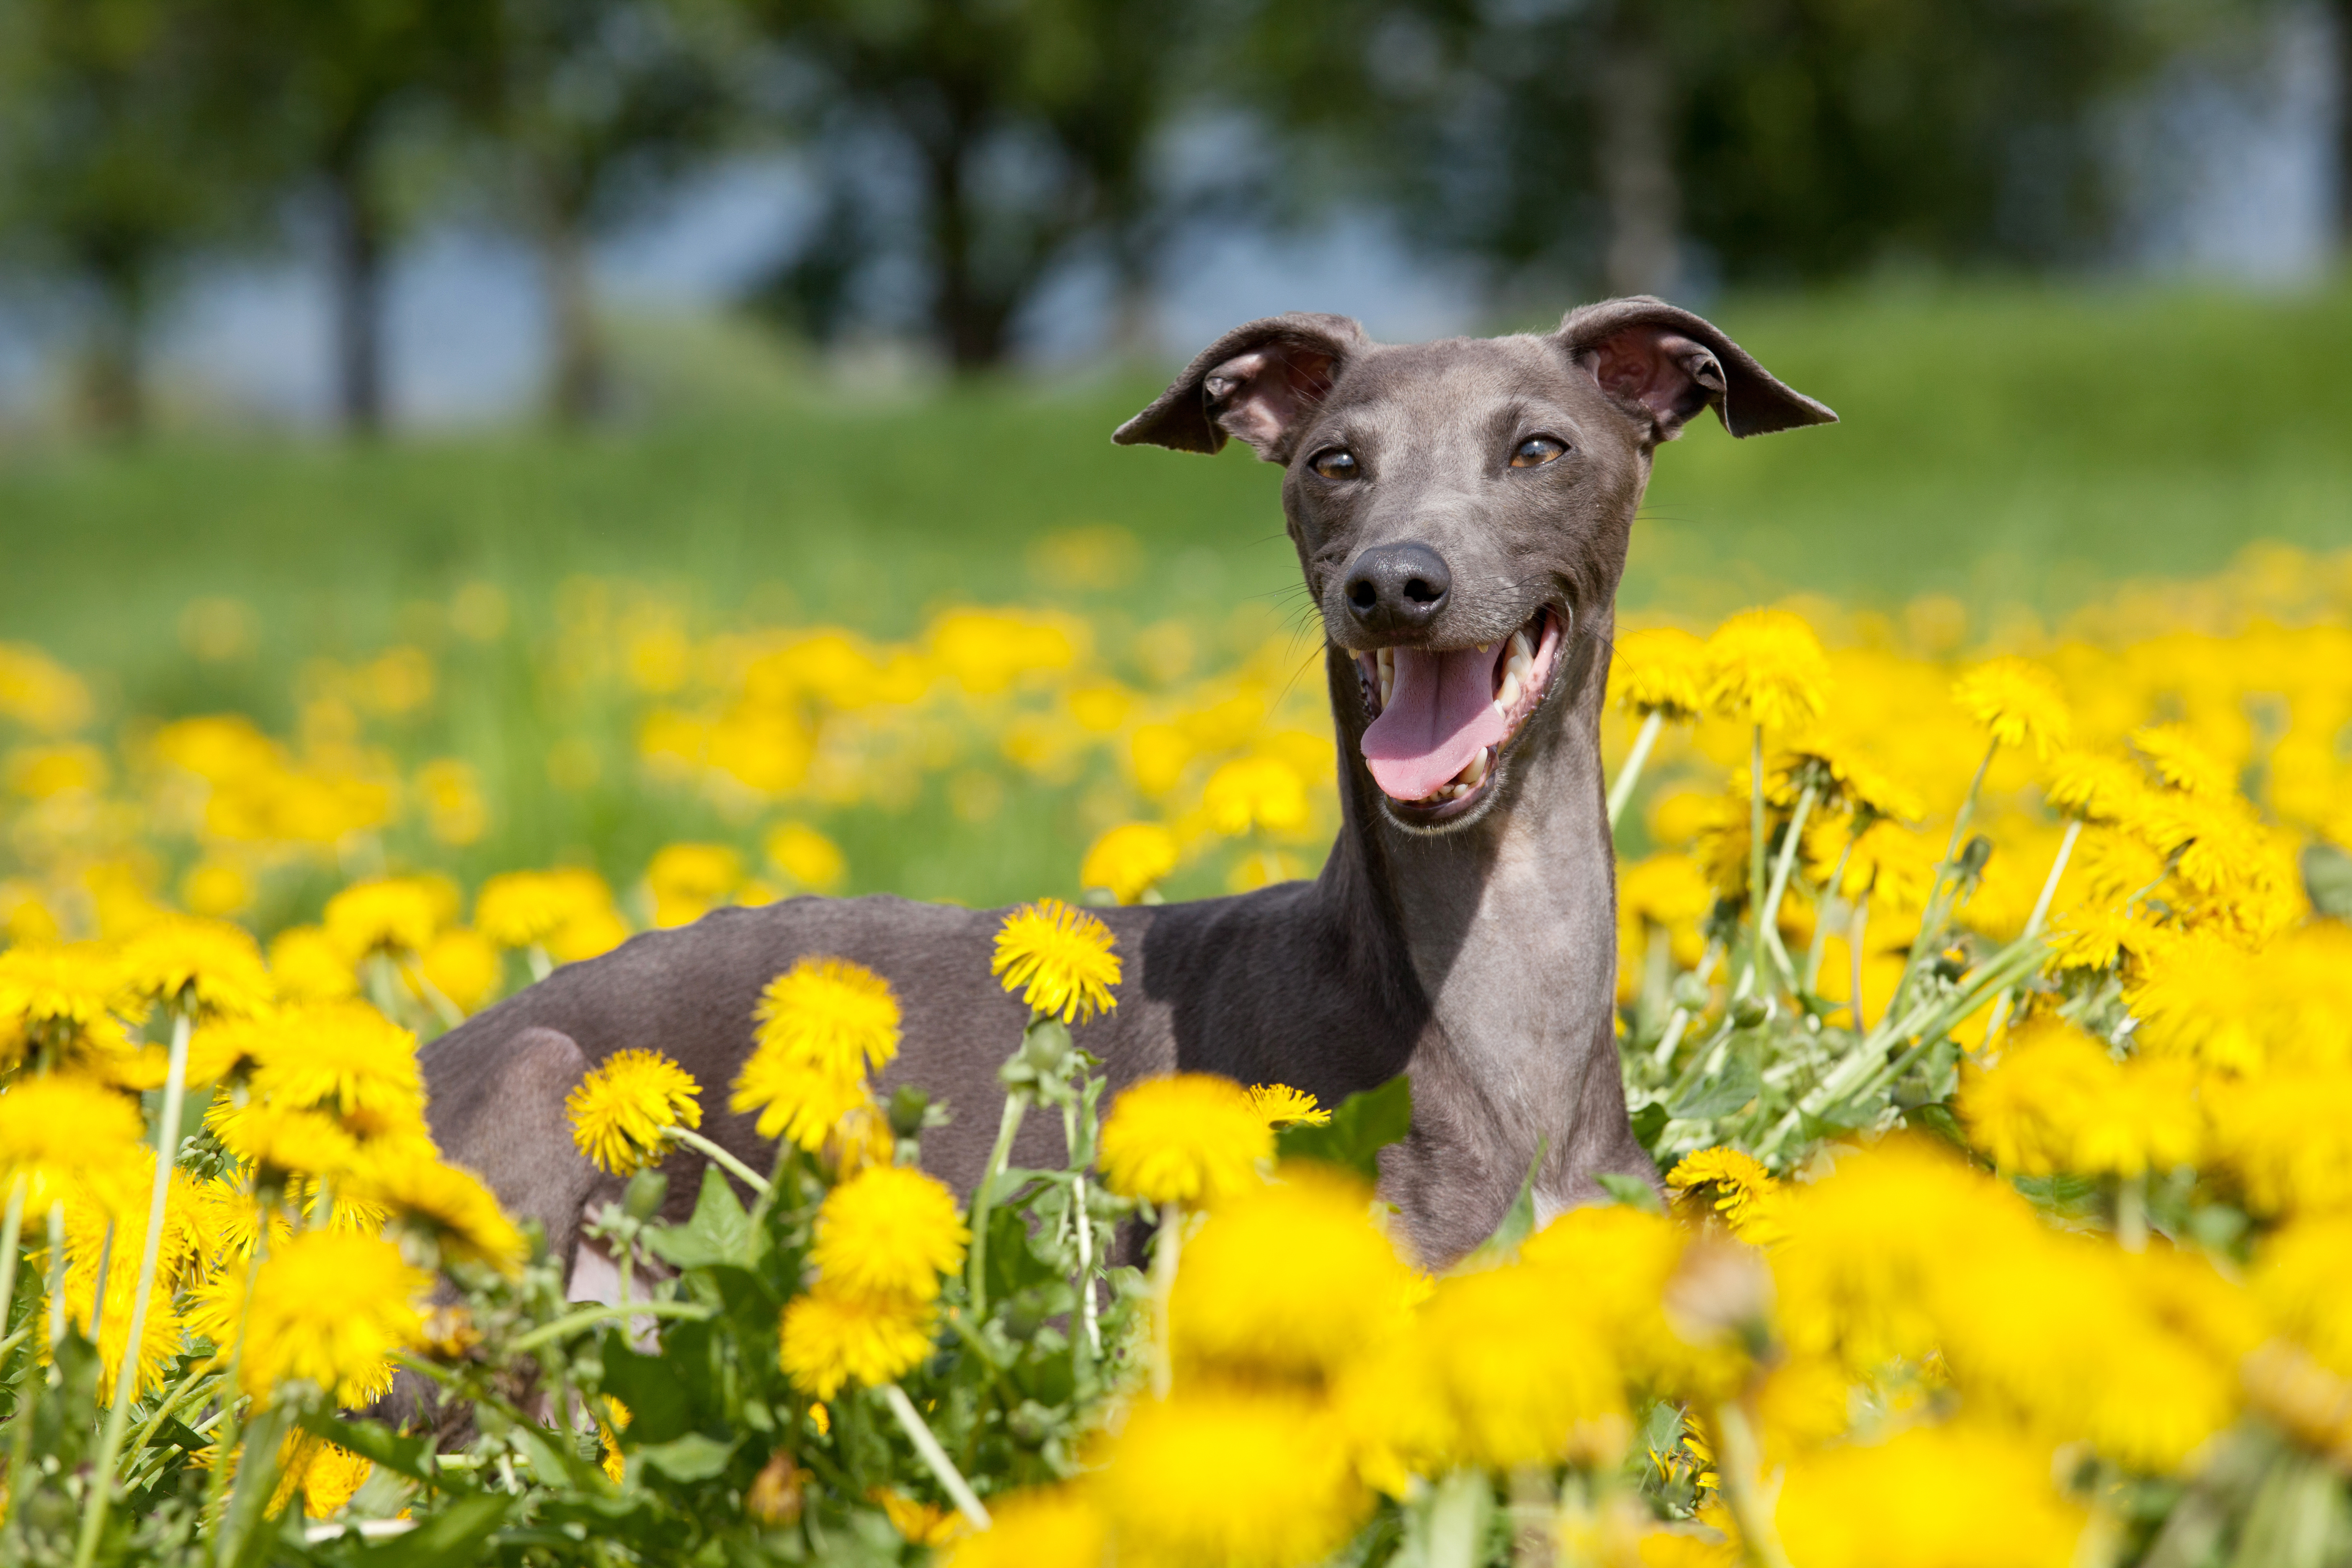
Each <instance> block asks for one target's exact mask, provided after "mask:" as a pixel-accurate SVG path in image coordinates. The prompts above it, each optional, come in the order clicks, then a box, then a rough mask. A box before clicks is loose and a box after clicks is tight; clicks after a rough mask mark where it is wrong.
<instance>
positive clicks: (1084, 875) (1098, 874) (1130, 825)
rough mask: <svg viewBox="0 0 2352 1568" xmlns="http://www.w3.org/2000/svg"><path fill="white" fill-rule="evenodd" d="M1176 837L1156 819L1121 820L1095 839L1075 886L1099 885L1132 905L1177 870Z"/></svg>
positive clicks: (1082, 863) (1080, 867)
mask: <svg viewBox="0 0 2352 1568" xmlns="http://www.w3.org/2000/svg"><path fill="white" fill-rule="evenodd" d="M1176 859H1177V846H1176V836H1175V835H1174V834H1173V833H1171V832H1170V831H1169V830H1168V829H1167V828H1165V827H1162V826H1160V824H1158V823H1156V822H1123V823H1121V824H1119V825H1118V826H1117V827H1114V828H1112V829H1111V830H1110V831H1108V833H1105V834H1104V835H1103V836H1102V837H1099V838H1097V839H1096V840H1095V841H1094V847H1092V848H1090V849H1088V850H1087V858H1086V859H1085V860H1084V861H1082V862H1081V863H1080V864H1079V866H1078V885H1079V886H1080V887H1085V888H1102V889H1108V891H1109V893H1110V895H1111V896H1112V897H1113V898H1115V899H1117V900H1118V901H1119V902H1120V903H1122V904H1131V903H1133V902H1135V901H1136V900H1138V899H1140V898H1141V897H1143V895H1144V894H1146V893H1148V892H1150V890H1151V889H1154V888H1156V887H1158V886H1159V885H1160V882H1161V881H1162V880H1164V879H1166V878H1167V876H1168V873H1169V872H1171V871H1173V870H1174V869H1176Z"/></svg>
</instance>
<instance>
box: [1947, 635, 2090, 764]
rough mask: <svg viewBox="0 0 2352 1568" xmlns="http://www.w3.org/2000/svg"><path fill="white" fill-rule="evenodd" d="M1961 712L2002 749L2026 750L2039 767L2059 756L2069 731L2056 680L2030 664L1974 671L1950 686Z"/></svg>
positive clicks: (2012, 662) (2001, 662)
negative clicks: (2057, 753) (2010, 747)
mask: <svg viewBox="0 0 2352 1568" xmlns="http://www.w3.org/2000/svg"><path fill="white" fill-rule="evenodd" d="M1952 700H1953V701H1954V702H1956V703H1958V705H1959V709H1960V711H1961V712H1963V713H1965V714H1967V715H1968V716H1969V718H1971V719H1973V720H1975V721H1977V722H1978V723H1979V724H1981V725H1983V726H1984V727H1985V728H1986V729H1987V730H1989V731H1991V732H1992V738H1993V740H1994V741H1995V742H1998V743H1999V744H2000V745H2004V746H2028V747H2031V748H2032V751H2033V754H2034V755H2035V756H2036V757H2039V758H2040V759H2042V761H2043V762H2045V763H2046V762H2048V761H2049V760H2050V759H2051V757H2052V755H2053V753H2055V752H2059V751H2061V750H2063V748H2064V746H2065V744H2066V742H2067V741H2068V740H2069V739H2070V738H2072V736H2073V734H2074V716H2073V715H2072V714H2070V713H2069V712H2067V710H2066V694H2065V693H2064V692H2063V691H2062V690H2061V689H2059V686H2058V681H2057V679H2056V678H2055V677H2054V676H2053V675H2052V674H2051V673H2050V672H2049V671H2048V670H2046V669H2044V668H2042V667H2041V666H2040V665H2038V664H2035V663H2034V662H2033V661H2032V660H2031V659H2023V658H1996V659H1993V660H1991V661H1990V663H1986V664H1980V665H1978V666H1977V667H1976V668H1974V669H1971V670H1969V672H1968V673H1967V674H1966V675H1963V676H1961V677H1960V678H1959V679H1958V680H1957V681H1954V682H1953V683H1952Z"/></svg>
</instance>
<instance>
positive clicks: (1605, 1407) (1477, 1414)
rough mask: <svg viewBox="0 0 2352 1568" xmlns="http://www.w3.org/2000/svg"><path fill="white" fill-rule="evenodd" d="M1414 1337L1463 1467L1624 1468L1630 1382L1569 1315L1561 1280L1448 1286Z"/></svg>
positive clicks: (1509, 1272)
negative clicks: (1571, 1463) (1582, 1464)
mask: <svg viewBox="0 0 2352 1568" xmlns="http://www.w3.org/2000/svg"><path fill="white" fill-rule="evenodd" d="M1414 1337H1415V1340H1416V1342H1417V1343H1418V1344H1419V1346H1420V1351H1421V1354H1422V1356H1423V1358H1424V1360H1425V1361H1426V1362H1427V1363H1428V1365H1429V1367H1430V1369H1431V1373H1432V1375H1433V1379H1434V1382H1435V1384H1436V1386H1437V1388H1438V1390H1439V1391H1440V1394H1441V1397H1442V1400H1443V1407H1444V1413H1445V1415H1446V1416H1447V1417H1448V1420H1449V1423H1450V1426H1451V1427H1452V1431H1453V1438H1452V1441H1451V1443H1450V1444H1449V1445H1448V1447H1449V1448H1450V1449H1451V1450H1452V1452H1453V1453H1454V1455H1455V1457H1456V1458H1457V1459H1459V1460H1462V1461H1466V1462H1470V1463H1474V1464H1481V1465H1494V1466H1501V1467H1508V1466H1512V1465H1523V1464H1548V1463H1553V1462H1556V1461H1558V1460H1559V1459H1560V1458H1566V1457H1569V1456H1570V1455H1575V1456H1578V1457H1581V1458H1590V1459H1594V1460H1598V1461H1600V1462H1603V1463H1612V1464H1613V1463H1615V1462H1616V1459H1617V1457H1618V1454H1619V1452H1620V1451H1621V1450H1622V1447H1623V1445H1624V1443H1625V1441H1626V1439H1627V1437H1628V1436H1630V1433H1629V1431H1628V1428H1627V1425H1626V1416H1625V1405H1624V1397H1625V1396H1624V1389H1623V1386H1622V1379H1621V1374H1620V1373H1619V1371H1618V1368H1617V1366H1616V1363H1615V1362H1614V1361H1613V1360H1612V1357H1611V1356H1610V1354H1609V1352H1608V1349H1607V1347H1606V1345H1605V1344H1604V1343H1603V1342H1602V1341H1601V1338H1600V1336H1599V1335H1598V1333H1597V1332H1596V1331H1595V1329H1594V1326H1593V1325H1591V1324H1588V1323H1585V1322H1583V1321H1580V1320H1578V1319H1575V1318H1564V1317H1562V1315H1561V1314H1560V1310H1559V1276H1558V1274H1557V1273H1555V1272H1554V1271H1552V1270H1550V1269H1548V1268H1535V1267H1527V1266H1519V1267H1512V1268H1493V1269H1488V1270H1486V1272H1485V1273H1481V1274H1467V1275H1462V1276H1459V1277H1456V1278H1454V1279H1442V1280H1440V1281H1438V1285H1437V1289H1436V1291H1435V1293H1434V1294H1433V1295H1432V1296H1431V1297H1430V1299H1429V1300H1428V1302H1427V1304H1426V1305H1424V1306H1423V1308H1422V1310H1421V1317H1420V1321H1419V1322H1418V1323H1417V1324H1416V1325H1415V1327H1414Z"/></svg>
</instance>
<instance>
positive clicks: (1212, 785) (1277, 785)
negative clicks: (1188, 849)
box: [1201, 757, 1309, 837]
mask: <svg viewBox="0 0 2352 1568" xmlns="http://www.w3.org/2000/svg"><path fill="white" fill-rule="evenodd" d="M1201 810H1202V813H1203V815H1205V816H1207V818H1208V821H1209V826H1212V827H1213V828H1215V829H1216V830H1217V831H1218V832H1219V833H1223V834H1225V835H1227V836H1229V837H1230V836H1232V835H1235V834H1242V833H1247V832H1248V831H1249V830H1250V829H1251V828H1252V827H1263V828H1265V829H1267V830H1269V831H1271V832H1275V833H1290V832H1295V831H1296V830H1297V829H1298V828H1301V827H1304V826H1307V819H1308V816H1309V807H1308V805H1307V781H1306V780H1304V779H1302V778H1300V777H1299V776H1298V773H1297V770H1296V769H1294V768H1293V767H1291V765H1290V764H1289V763H1286V762H1284V761H1283V760H1282V759H1281V758H1279V757H1236V758H1235V759H1234V760H1233V761H1232V762H1229V763H1223V764H1221V765H1220V766H1219V767H1218V769H1217V771H1216V772H1215V773H1211V774H1210V775H1209V782H1208V783H1207V784H1203V785H1202V788H1201Z"/></svg>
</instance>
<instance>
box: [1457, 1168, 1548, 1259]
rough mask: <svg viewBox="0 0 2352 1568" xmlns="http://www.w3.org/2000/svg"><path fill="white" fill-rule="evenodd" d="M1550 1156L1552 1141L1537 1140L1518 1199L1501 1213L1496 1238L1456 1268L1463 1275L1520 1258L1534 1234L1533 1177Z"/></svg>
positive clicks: (1481, 1244)
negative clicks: (1548, 1154) (1523, 1246)
mask: <svg viewBox="0 0 2352 1568" xmlns="http://www.w3.org/2000/svg"><path fill="white" fill-rule="evenodd" d="M1549 1152H1551V1139H1550V1138H1549V1137H1548V1136H1547V1137H1539V1138H1538V1139H1537V1140H1536V1157H1535V1158H1534V1159H1532V1160H1530V1161H1528V1173H1527V1174H1526V1175H1525V1176H1523V1177H1521V1178H1520V1181H1519V1190H1518V1194H1517V1196H1515V1197H1514V1198H1512V1199H1511V1206H1510V1207H1509V1208H1507V1209H1505V1210H1504V1211H1503V1220H1502V1223H1501V1224H1500V1225H1497V1226H1496V1227H1495V1234H1494V1235H1492V1236H1490V1237H1487V1238H1486V1240H1484V1241H1482V1242H1480V1243H1479V1244H1478V1247H1477V1249H1476V1250H1475V1251H1474V1252H1472V1253H1471V1254H1470V1256H1469V1257H1467V1258H1464V1259H1463V1260H1462V1261H1461V1263H1459V1264H1458V1265H1456V1267H1457V1268H1459V1269H1460V1270H1461V1271H1462V1272H1463V1273H1465V1274H1468V1273H1475V1271H1477V1270H1478V1269H1481V1268H1494V1267H1495V1266H1496V1265H1497V1264H1503V1263H1508V1262H1510V1261H1511V1260H1512V1259H1513V1258H1517V1257H1518V1255H1519V1245H1520V1244H1521V1243H1522V1242H1524V1241H1526V1240H1527V1238H1528V1237H1530V1236H1532V1235H1534V1234H1535V1228H1536V1173H1537V1172H1538V1171H1540V1170H1542V1169H1543V1163H1544V1156H1545V1155H1546V1154H1547V1153H1549Z"/></svg>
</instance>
